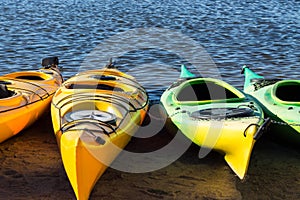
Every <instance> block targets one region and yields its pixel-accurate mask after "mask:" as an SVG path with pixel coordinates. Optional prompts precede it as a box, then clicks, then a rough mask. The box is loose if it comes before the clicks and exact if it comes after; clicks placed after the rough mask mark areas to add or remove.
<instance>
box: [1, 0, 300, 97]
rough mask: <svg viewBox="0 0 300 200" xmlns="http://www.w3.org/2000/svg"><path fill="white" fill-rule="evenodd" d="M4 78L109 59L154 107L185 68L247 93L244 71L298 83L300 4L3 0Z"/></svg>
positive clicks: (69, 71)
mask: <svg viewBox="0 0 300 200" xmlns="http://www.w3.org/2000/svg"><path fill="white" fill-rule="evenodd" d="M0 12H1V14H0V27H1V30H0V58H1V62H0V73H2V74H4V73H8V72H12V71H18V70H24V69H36V68H38V67H39V66H40V62H41V59H42V58H43V57H47V56H52V55H54V56H58V57H59V58H60V64H61V66H62V67H63V75H64V76H65V77H66V78H68V77H70V76H72V75H74V74H76V73H77V72H78V71H81V70H87V69H90V68H97V67H98V68H101V67H102V66H104V65H105V64H106V63H107V62H108V60H109V58H113V60H114V61H115V63H116V65H118V66H120V69H121V70H123V71H128V73H131V74H132V75H134V76H135V77H136V78H137V79H138V80H139V81H140V82H141V84H143V85H144V86H145V87H146V88H147V89H148V92H149V94H150V96H151V99H152V100H157V99H159V96H160V94H161V91H162V90H163V89H165V88H166V87H167V86H168V85H169V84H170V83H171V82H172V81H174V80H176V78H177V76H178V73H179V72H178V70H179V69H180V65H181V64H186V65H188V66H191V69H195V70H197V71H198V72H200V74H201V75H202V76H204V77H206V76H214V77H216V74H217V77H218V78H222V79H223V80H225V81H227V82H229V83H230V84H233V85H234V86H236V87H240V88H241V87H242V84H243V76H242V75H241V74H240V70H241V67H242V65H244V64H246V65H249V66H250V67H251V68H252V69H253V70H255V71H257V72H258V73H260V74H261V75H265V76H267V77H271V78H272V77H282V78H299V75H300V71H299V63H300V43H299V41H300V2H299V1H297V0H292V1H284V0H260V1H249V2H244V1H237V0H230V1H229V0H225V1H224V0H223V1H219V0H217V1H209V0H201V1H200V0H199V1H191V0H185V1H177V0H175V1H170V0H168V1H154V0H146V1H132V0H127V1H126V0H125V1H117V0H105V1H95V0H94V1H93V0H86V1H77V0H47V1H38V0H22V1H21V0H19V1H18V0H7V1H2V0H1V6H0Z"/></svg>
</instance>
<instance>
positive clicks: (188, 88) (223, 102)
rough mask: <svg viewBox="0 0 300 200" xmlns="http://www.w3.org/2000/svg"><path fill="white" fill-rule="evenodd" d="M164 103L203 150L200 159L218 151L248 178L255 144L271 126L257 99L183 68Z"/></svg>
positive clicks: (229, 163)
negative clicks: (211, 151)
mask: <svg viewBox="0 0 300 200" xmlns="http://www.w3.org/2000/svg"><path fill="white" fill-rule="evenodd" d="M161 103H162V105H163V106H164V108H165V110H166V113H167V114H168V116H169V117H170V119H171V121H172V122H173V123H174V124H175V125H176V127H177V128H178V129H179V130H180V131H181V132H182V133H183V134H184V135H185V136H186V137H187V138H189V139H190V140H191V141H192V142H193V143H195V144H197V145H199V146H201V147H203V148H201V149H200V152H199V156H200V157H204V156H206V155H207V154H208V153H209V152H210V150H215V151H218V152H220V153H221V154H223V155H224V158H225V160H226V162H227V163H228V165H229V166H230V167H231V169H232V170H233V171H234V172H235V173H236V174H237V176H238V177H239V178H240V179H243V178H244V177H245V175H246V172H247V169H248V165H249V161H250V157H251V153H252V149H253V147H254V144H255V142H256V140H257V139H258V138H259V137H260V136H261V134H262V133H263V131H264V130H265V128H266V126H268V124H269V120H266V121H265V122H264V113H263V111H262V109H261V108H260V107H259V106H258V104H257V103H256V102H254V99H252V98H251V97H250V96H248V95H246V94H244V93H243V92H241V91H240V90H238V89H236V88H235V87H233V86H231V85H230V84H228V83H226V82H224V81H222V80H219V79H213V78H199V77H196V76H195V75H194V74H192V73H191V72H189V71H188V70H187V69H186V67H185V66H184V65H183V66H182V71H181V77H180V79H179V80H178V81H176V82H175V83H173V84H172V85H171V86H170V87H169V88H168V89H167V90H166V91H165V92H164V93H163V94H162V96H161Z"/></svg>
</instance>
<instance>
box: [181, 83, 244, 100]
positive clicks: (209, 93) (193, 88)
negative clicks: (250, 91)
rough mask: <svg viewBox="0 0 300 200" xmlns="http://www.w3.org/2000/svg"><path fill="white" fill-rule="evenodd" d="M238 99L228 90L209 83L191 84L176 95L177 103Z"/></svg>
mask: <svg viewBox="0 0 300 200" xmlns="http://www.w3.org/2000/svg"><path fill="white" fill-rule="evenodd" d="M231 98H239V97H238V96H237V95H236V94H234V93H233V92H231V91H230V90H228V89H226V88H224V87H222V86H220V85H217V84H215V83H211V82H206V83H205V82H203V83H199V84H191V85H188V86H187V87H185V88H183V89H182V90H181V91H180V92H179V93H178V95H177V100H179V101H205V100H220V99H231Z"/></svg>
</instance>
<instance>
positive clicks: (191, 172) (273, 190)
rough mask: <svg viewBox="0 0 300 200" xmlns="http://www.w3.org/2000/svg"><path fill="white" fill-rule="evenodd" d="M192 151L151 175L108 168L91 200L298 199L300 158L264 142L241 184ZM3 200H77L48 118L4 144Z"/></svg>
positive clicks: (140, 147) (0, 160)
mask: <svg viewBox="0 0 300 200" xmlns="http://www.w3.org/2000/svg"><path fill="white" fill-rule="evenodd" d="M166 132H167V131H166V130H163V131H161V132H160V133H159V134H157V135H155V136H154V137H151V138H150V139H149V138H148V139H137V138H135V139H132V141H131V142H130V143H129V145H128V146H127V147H126V149H127V150H129V151H137V152H139V151H141V152H143V151H151V150H152V149H155V148H156V149H157V148H159V146H161V145H164V144H166V143H168V141H169V140H170V139H171V136H170V134H167V133H166ZM198 152H199V147H197V146H196V145H191V146H190V148H189V149H188V150H187V151H186V152H185V153H184V154H183V155H182V156H181V157H180V158H179V159H178V160H176V161H175V162H173V163H172V164H171V165H169V166H167V167H165V168H163V169H160V170H157V171H153V172H148V173H126V172H121V171H117V170H115V169H112V168H109V169H108V170H107V171H106V172H105V173H104V174H103V176H102V177H101V178H100V180H99V181H98V182H97V184H96V186H95V187H94V190H93V191H92V193H91V196H90V199H91V200H92V199H109V200H112V199H205V200H207V199H300V152H299V149H295V148H290V147H287V146H284V145H280V144H277V143H274V142H272V141H270V140H268V139H267V138H264V137H262V138H261V140H259V141H258V142H257V143H256V146H255V148H254V150H253V154H252V158H251V161H250V166H249V171H248V175H247V177H246V179H245V180H243V181H241V180H240V179H238V178H237V177H236V176H235V174H234V173H233V172H232V171H231V169H230V168H229V167H228V165H227V164H226V162H225V161H224V159H223V157H222V155H220V154H218V153H216V152H211V153H210V154H209V155H208V156H206V157H205V158H203V159H199V158H198ZM0 166H1V169H0V199H75V196H74V194H73V191H72V188H71V185H70V184H69V181H68V179H67V176H66V174H65V171H64V168H63V165H62V162H61V158H60V154H59V151H58V147H57V144H56V140H55V137H54V134H53V129H52V124H51V117H50V113H47V114H46V115H45V116H43V117H42V118H41V119H40V120H38V121H37V122H36V123H35V124H34V125H33V126H31V127H30V128H28V129H27V130H24V131H22V132H21V133H20V134H19V135H18V136H17V137H14V138H11V139H9V140H7V141H6V142H4V143H2V144H0Z"/></svg>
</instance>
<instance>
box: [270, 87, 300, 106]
mask: <svg viewBox="0 0 300 200" xmlns="http://www.w3.org/2000/svg"><path fill="white" fill-rule="evenodd" d="M275 95H276V97H277V98H278V99H280V100H282V101H292V102H300V84H296V83H292V84H289V85H279V86H278V87H277V88H276V91H275Z"/></svg>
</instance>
